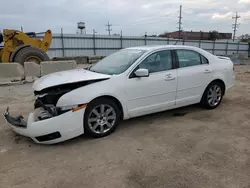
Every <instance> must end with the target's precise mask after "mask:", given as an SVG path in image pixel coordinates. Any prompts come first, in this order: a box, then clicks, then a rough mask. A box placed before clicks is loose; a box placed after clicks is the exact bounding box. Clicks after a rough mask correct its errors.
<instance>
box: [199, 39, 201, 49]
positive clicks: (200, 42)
mask: <svg viewBox="0 0 250 188" xmlns="http://www.w3.org/2000/svg"><path fill="white" fill-rule="evenodd" d="M200 47H201V40H199V48H200Z"/></svg>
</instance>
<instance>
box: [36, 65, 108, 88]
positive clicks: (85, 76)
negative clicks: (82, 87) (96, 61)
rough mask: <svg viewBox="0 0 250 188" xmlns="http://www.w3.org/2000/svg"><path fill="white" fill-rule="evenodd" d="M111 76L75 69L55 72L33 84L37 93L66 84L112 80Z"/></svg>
mask: <svg viewBox="0 0 250 188" xmlns="http://www.w3.org/2000/svg"><path fill="white" fill-rule="evenodd" d="M110 77H111V76H110V75H106V74H100V73H96V72H92V71H88V70H86V69H74V70H68V71H61V72H55V73H51V74H48V75H45V76H43V77H41V78H40V79H38V80H36V81H35V82H34V84H33V89H34V90H35V91H41V90H42V89H45V88H49V87H53V86H59V85H64V84H70V83H76V82H82V81H90V80H102V79H108V78H110Z"/></svg>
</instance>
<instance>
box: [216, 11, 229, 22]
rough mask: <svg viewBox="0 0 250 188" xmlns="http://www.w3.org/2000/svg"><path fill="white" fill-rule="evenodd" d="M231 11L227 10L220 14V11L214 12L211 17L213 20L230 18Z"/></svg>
mask: <svg viewBox="0 0 250 188" xmlns="http://www.w3.org/2000/svg"><path fill="white" fill-rule="evenodd" d="M232 15H233V13H232V12H228V13H225V14H220V13H214V14H213V15H212V19H214V20H229V19H231V18H232Z"/></svg>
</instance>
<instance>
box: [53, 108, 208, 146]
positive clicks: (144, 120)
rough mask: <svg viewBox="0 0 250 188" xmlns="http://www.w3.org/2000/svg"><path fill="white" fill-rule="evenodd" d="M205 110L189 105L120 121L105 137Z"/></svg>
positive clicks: (84, 137) (87, 138) (85, 138)
mask: <svg viewBox="0 0 250 188" xmlns="http://www.w3.org/2000/svg"><path fill="white" fill-rule="evenodd" d="M205 110H206V109H203V108H201V107H200V106H199V105H198V104H195V105H190V106H186V107H181V108H176V109H173V110H167V111H163V112H158V113H153V114H149V115H144V116H140V117H135V118H131V119H128V120H124V121H122V122H121V123H120V125H119V126H118V127H117V129H116V131H115V132H114V133H112V134H111V135H109V136H107V137H111V136H117V135H116V134H119V133H120V132H123V134H126V132H129V131H130V129H133V127H135V125H136V127H138V126H143V127H145V124H148V125H150V123H151V122H153V121H154V120H155V119H163V118H166V119H167V118H178V117H181V116H185V115H186V114H189V113H195V112H200V111H205ZM100 139H103V138H92V137H90V136H88V135H81V136H79V137H76V138H73V139H71V140H68V141H65V142H61V143H58V144H54V145H51V146H55V145H57V146H65V145H71V144H75V143H76V142H84V143H87V142H89V141H93V140H100Z"/></svg>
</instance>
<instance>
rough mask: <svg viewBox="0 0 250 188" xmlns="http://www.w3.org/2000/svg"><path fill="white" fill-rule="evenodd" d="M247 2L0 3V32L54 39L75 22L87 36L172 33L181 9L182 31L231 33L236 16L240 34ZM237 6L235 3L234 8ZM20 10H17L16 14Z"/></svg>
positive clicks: (114, 0)
mask: <svg viewBox="0 0 250 188" xmlns="http://www.w3.org/2000/svg"><path fill="white" fill-rule="evenodd" d="M249 1H250V0H237V1H236V0H203V1H200V0H167V1H166V0H155V1H152V0H92V1H85V0H43V1H34V0H19V1H17V0H15V1H6V0H0V4H1V7H11V9H1V12H0V23H1V25H0V30H2V29H3V28H13V29H20V27H21V26H22V27H23V28H24V30H25V31H36V32H41V31H45V30H47V29H51V30H52V31H53V32H54V33H59V32H60V29H61V28H63V31H64V33H76V29H77V28H76V25H77V22H79V21H83V22H85V23H86V29H87V33H92V31H93V29H95V30H96V31H97V32H98V34H107V32H106V31H105V29H106V27H105V25H106V24H107V22H108V21H109V22H110V23H111V24H112V32H114V33H120V31H121V30H123V33H124V35H141V34H142V33H145V32H148V34H150V33H152V34H153V33H158V34H159V33H162V32H164V31H166V30H167V31H174V30H176V27H177V21H178V16H179V6H180V5H182V17H183V20H182V22H183V25H182V26H183V29H184V30H186V29H190V30H193V31H195V30H203V31H208V30H213V29H215V28H216V29H217V30H219V31H225V32H232V27H231V24H232V23H233V20H232V18H231V17H232V15H233V14H234V13H235V12H236V11H238V12H239V13H240V15H241V18H240V19H239V22H241V23H242V24H243V25H242V26H240V28H239V32H242V33H247V32H249V31H250V24H249V22H250V20H249V18H250V17H249V16H250V12H249V10H250V6H249V4H246V3H249ZM237 2H238V3H237ZM20 7H21V8H20Z"/></svg>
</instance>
